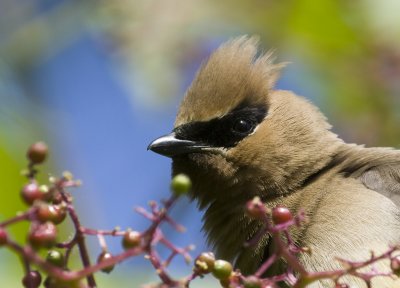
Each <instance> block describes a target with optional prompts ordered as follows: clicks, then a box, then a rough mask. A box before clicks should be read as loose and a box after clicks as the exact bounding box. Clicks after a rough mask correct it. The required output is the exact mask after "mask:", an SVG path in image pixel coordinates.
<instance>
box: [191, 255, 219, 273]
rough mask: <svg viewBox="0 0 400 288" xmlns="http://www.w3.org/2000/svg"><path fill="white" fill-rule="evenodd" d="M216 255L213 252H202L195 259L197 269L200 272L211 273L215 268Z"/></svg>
mask: <svg viewBox="0 0 400 288" xmlns="http://www.w3.org/2000/svg"><path fill="white" fill-rule="evenodd" d="M214 263H215V256H214V253H212V252H203V253H201V254H200V255H199V256H198V257H197V258H196V260H195V261H194V265H195V271H196V272H198V273H200V274H207V273H210V272H211V271H212V270H213V268H214Z"/></svg>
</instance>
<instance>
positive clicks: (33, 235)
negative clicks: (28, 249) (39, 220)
mask: <svg viewBox="0 0 400 288" xmlns="http://www.w3.org/2000/svg"><path fill="white" fill-rule="evenodd" d="M56 238H57V228H56V226H55V225H54V224H53V223H51V222H46V223H43V224H40V225H35V226H33V227H32V228H31V231H30V232H29V235H28V240H29V243H30V244H31V245H32V246H33V247H34V248H40V247H45V248H51V247H52V246H53V245H54V244H55V242H56Z"/></svg>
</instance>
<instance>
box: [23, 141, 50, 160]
mask: <svg viewBox="0 0 400 288" xmlns="http://www.w3.org/2000/svg"><path fill="white" fill-rule="evenodd" d="M48 150H49V149H48V148H47V145H46V144H45V143H44V142H36V143H34V144H32V145H31V147H29V149H28V152H27V154H26V156H27V157H28V159H29V161H30V162H31V163H33V164H40V163H43V162H44V160H45V159H46V157H47V153H48Z"/></svg>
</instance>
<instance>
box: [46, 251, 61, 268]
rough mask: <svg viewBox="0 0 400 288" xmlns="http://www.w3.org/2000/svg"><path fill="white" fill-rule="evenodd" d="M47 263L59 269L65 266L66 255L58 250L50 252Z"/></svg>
mask: <svg viewBox="0 0 400 288" xmlns="http://www.w3.org/2000/svg"><path fill="white" fill-rule="evenodd" d="M46 261H47V262H49V263H51V264H53V265H54V266H57V267H63V266H64V255H63V254H62V253H61V252H60V251H58V250H50V251H49V252H47V257H46Z"/></svg>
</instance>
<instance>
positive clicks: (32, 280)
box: [22, 271, 42, 288]
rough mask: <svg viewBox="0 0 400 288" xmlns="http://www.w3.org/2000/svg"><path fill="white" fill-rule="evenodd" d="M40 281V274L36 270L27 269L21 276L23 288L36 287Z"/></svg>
mask: <svg viewBox="0 0 400 288" xmlns="http://www.w3.org/2000/svg"><path fill="white" fill-rule="evenodd" d="M41 282H42V276H41V275H40V273H39V272H38V271H29V272H28V274H26V275H25V276H24V278H22V285H24V287H25V288H37V287H39V286H40V283H41Z"/></svg>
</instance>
